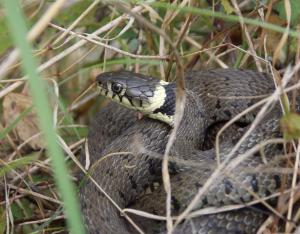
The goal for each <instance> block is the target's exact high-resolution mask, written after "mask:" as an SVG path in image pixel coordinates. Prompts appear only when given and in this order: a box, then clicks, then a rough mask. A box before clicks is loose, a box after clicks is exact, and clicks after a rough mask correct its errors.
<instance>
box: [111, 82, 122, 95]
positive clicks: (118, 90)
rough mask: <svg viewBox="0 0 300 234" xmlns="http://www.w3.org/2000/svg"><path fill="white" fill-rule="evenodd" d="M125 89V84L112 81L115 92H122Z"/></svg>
mask: <svg viewBox="0 0 300 234" xmlns="http://www.w3.org/2000/svg"><path fill="white" fill-rule="evenodd" d="M122 89H123V86H122V85H121V84H120V83H112V85H111V90H112V91H113V92H114V93H117V94H119V93H121V91H122Z"/></svg>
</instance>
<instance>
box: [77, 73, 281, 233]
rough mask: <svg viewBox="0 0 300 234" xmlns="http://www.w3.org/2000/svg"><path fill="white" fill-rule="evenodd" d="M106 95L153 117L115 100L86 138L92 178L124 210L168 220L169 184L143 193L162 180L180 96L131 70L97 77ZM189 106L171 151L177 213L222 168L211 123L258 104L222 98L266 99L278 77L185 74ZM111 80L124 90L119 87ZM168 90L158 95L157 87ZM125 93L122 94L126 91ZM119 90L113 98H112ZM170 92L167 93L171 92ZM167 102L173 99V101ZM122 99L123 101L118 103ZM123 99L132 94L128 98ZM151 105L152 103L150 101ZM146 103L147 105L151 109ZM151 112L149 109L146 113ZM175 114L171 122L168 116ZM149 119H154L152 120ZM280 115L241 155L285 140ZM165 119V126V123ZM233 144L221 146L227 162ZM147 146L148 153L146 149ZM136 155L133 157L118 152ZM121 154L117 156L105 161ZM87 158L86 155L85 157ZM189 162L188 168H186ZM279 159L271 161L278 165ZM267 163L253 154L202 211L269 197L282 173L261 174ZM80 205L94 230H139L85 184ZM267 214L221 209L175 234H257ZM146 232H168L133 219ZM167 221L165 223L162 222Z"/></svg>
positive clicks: (211, 193)
mask: <svg viewBox="0 0 300 234" xmlns="http://www.w3.org/2000/svg"><path fill="white" fill-rule="evenodd" d="M97 80H98V82H99V85H100V86H101V94H103V95H106V96H108V97H109V98H111V99H114V100H115V101H117V102H119V103H120V102H125V104H126V105H132V107H133V108H132V109H135V110H138V111H141V112H143V113H144V114H145V115H146V116H148V117H143V118H142V119H139V120H138V119H137V117H136V112H135V111H133V110H130V109H128V108H124V107H122V106H121V105H119V104H117V103H113V102H111V103H109V104H108V105H107V107H105V108H103V109H102V110H101V111H100V112H99V113H98V115H97V116H96V118H95V120H94V122H93V123H92V124H91V127H90V131H89V135H88V151H89V158H90V162H91V165H92V167H91V170H90V175H91V176H92V177H93V178H94V179H95V180H96V181H97V183H98V184H99V185H100V186H101V187H102V188H103V189H104V191H106V193H108V195H109V196H110V197H111V199H113V200H114V202H116V204H118V205H119V207H120V208H121V209H123V208H125V207H129V206H131V207H134V208H137V209H141V210H144V211H147V212H150V213H155V214H158V215H165V194H164V190H163V187H159V188H157V189H155V190H154V191H152V193H151V194H146V195H145V190H146V189H147V188H149V187H151V186H152V185H153V183H155V182H157V181H159V182H160V181H161V177H162V176H161V159H162V155H163V153H164V150H165V147H166V144H167V141H168V137H169V135H170V132H171V130H172V124H173V118H172V115H174V108H175V91H176V86H175V85H174V84H172V83H165V82H159V80H157V79H155V78H152V77H146V76H143V75H140V74H136V73H131V72H125V71H123V72H111V73H104V74H101V75H99V77H97ZM185 80H186V104H185V108H184V115H183V118H182V121H181V123H180V126H179V129H178V131H177V136H176V140H175V142H174V144H173V146H172V149H171V153H170V154H171V155H173V157H171V163H169V164H170V168H169V170H170V173H171V185H172V215H178V214H179V213H180V212H182V211H183V210H184V209H185V208H186V207H187V205H188V204H189V202H190V201H191V199H192V198H193V196H194V195H195V194H196V193H197V191H198V189H199V188H201V186H203V184H204V183H205V182H206V180H207V179H208V178H209V177H210V175H211V174H212V172H213V171H214V170H215V169H216V157H215V150H214V149H211V150H206V151H203V150H202V149H201V147H202V144H203V139H204V136H205V134H206V130H207V129H208V126H211V125H212V124H214V123H216V122H219V121H228V120H230V119H231V118H232V117H233V116H235V115H236V114H238V113H240V112H241V111H243V110H245V109H246V108H248V107H250V106H251V105H253V104H254V103H255V102H257V101H258V100H259V99H251V98H250V99H246V98H238V99H237V98H221V97H239V96H259V95H268V94H270V93H272V92H273V91H274V88H275V87H274V84H273V81H272V79H271V78H270V77H269V76H268V75H267V74H265V73H259V72H255V71H250V70H234V69H215V70H207V71H191V72H188V73H186V76H185ZM113 83H118V84H121V85H122V86H126V90H124V87H121V90H120V89H119V88H120V87H119V88H118V87H117V86H118V85H117V86H116V85H115V87H113V85H112V84H113ZM158 86H159V87H163V89H164V90H160V88H157V87H158ZM122 88H123V89H122ZM114 91H116V93H115V94H112V93H113V92H114ZM154 94H155V95H160V97H161V98H162V99H164V101H163V102H161V101H155V102H156V103H155V104H154V105H153V106H152V107H153V108H154V109H155V111H154V112H155V113H158V117H157V119H155V118H156V117H155V116H153V115H152V114H153V108H152V110H150V108H149V105H148V104H147V101H148V100H149V98H150V99H151V98H153V97H154V96H155V95H154ZM166 94H167V95H166ZM167 96H168V97H172V98H171V99H172V100H170V99H167ZM120 97H121V98H120ZM123 97H126V98H125V99H126V101H124V100H125V99H123V100H122V98H123ZM152 101H153V100H152ZM145 103H146V104H147V108H145ZM145 109H146V110H145ZM255 115H256V112H251V113H248V114H246V115H245V116H243V117H242V118H241V119H240V120H239V122H240V123H241V124H247V123H251V121H253V119H254V118H255ZM170 116H171V117H170ZM149 117H150V118H149ZM279 118H280V110H279V108H278V107H274V108H273V109H272V110H270V111H269V114H268V115H267V116H266V117H265V119H264V121H263V124H260V125H259V126H258V128H256V129H255V130H254V131H253V132H252V134H251V135H250V136H249V137H248V138H247V139H246V140H245V141H244V142H243V144H242V145H241V147H240V148H239V150H238V151H237V152H236V154H235V156H234V157H236V156H238V155H240V154H243V153H244V152H246V151H247V150H248V149H250V148H251V147H253V146H255V145H256V144H258V143H259V142H260V141H261V140H262V139H270V138H272V137H276V136H280V131H279V127H278V120H279ZM160 120H162V121H160ZM233 143H234V142H233V140H232V139H225V140H223V142H222V144H221V160H224V159H225V158H226V154H227V153H228V152H229V151H230V150H231V149H232V144H233ZM141 149H142V150H141ZM278 150H279V149H277V148H276V146H274V147H266V149H265V155H264V160H267V161H270V164H272V163H271V161H273V160H274V159H273V157H274V155H275V152H278ZM117 152H131V153H123V154H121V153H119V154H118V153H117ZM110 153H115V154H114V155H113V156H107V155H109V154H110ZM81 160H82V161H83V160H84V157H82V158H81ZM185 162H187V163H185ZM281 163H282V162H280V160H277V161H276V163H274V164H272V165H274V166H278V165H279V164H281ZM260 166H265V164H264V161H263V158H262V157H261V156H259V153H258V154H254V155H253V156H252V157H248V158H247V159H245V160H244V161H242V162H241V163H240V164H239V165H238V166H237V167H235V168H234V169H233V170H232V171H231V176H225V175H223V176H222V178H219V179H218V180H217V181H215V183H214V184H213V185H212V186H210V187H209V189H208V191H207V192H206V193H205V194H204V195H203V196H202V197H201V198H200V200H199V202H198V205H197V207H195V209H196V208H203V207H208V206H215V207H217V206H222V205H227V204H239V203H245V202H249V201H252V200H253V196H252V193H251V192H249V191H252V192H255V193H256V194H258V195H259V196H260V197H265V196H268V195H270V194H271V193H273V192H274V191H277V190H278V189H279V188H280V186H281V180H280V176H279V175H278V174H272V173H271V174H270V173H267V172H264V171H263V170H260V171H258V172H255V173H253V170H254V169H256V168H258V167H260ZM79 195H80V201H81V206H82V211H83V215H84V220H85V224H86V229H87V231H88V233H91V234H94V233H133V229H132V227H131V225H130V224H129V223H128V221H127V220H126V219H125V218H124V217H122V216H121V215H120V211H118V210H117V209H116V207H115V206H114V205H113V204H112V203H111V202H110V201H109V200H108V199H107V198H106V197H105V196H104V194H103V193H102V192H100V191H99V190H98V189H97V187H96V186H95V185H94V184H93V183H92V182H91V181H87V182H86V183H85V184H84V185H83V186H82V187H81V190H80V194H79ZM265 217H266V215H265V214H264V213H262V212H259V211H257V210H255V209H251V208H243V209H239V210H234V211H228V212H222V213H218V214H210V215H204V216H199V217H196V218H193V219H187V220H186V221H185V222H184V223H183V224H180V225H179V226H177V228H176V229H175V230H174V232H173V233H193V232H194V231H195V233H255V232H256V231H257V229H258V227H259V226H260V225H261V224H262V222H263V221H264V219H265ZM132 218H134V219H135V221H136V222H137V223H138V225H139V226H140V227H142V229H144V231H145V232H146V233H159V232H164V227H165V223H164V222H158V221H153V220H150V221H149V220H146V219H142V218H140V217H135V216H132ZM162 223H163V225H161V224H162Z"/></svg>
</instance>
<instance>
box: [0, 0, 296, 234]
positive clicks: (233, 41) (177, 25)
mask: <svg viewBox="0 0 300 234" xmlns="http://www.w3.org/2000/svg"><path fill="white" fill-rule="evenodd" d="M207 2H208V1H204V0H203V1H197V2H196V1H194V2H193V1H191V2H190V3H189V2H187V1H180V2H179V3H176V2H173V3H172V4H169V3H166V2H163V1H154V2H151V3H147V2H144V1H143V2H141V1H135V2H131V6H130V7H129V6H128V5H126V4H125V6H126V7H127V8H128V9H130V10H131V11H134V12H135V13H139V14H137V15H135V14H132V15H131V18H128V17H127V18H126V17H122V16H123V14H124V12H123V11H124V10H125V9H126V8H122V6H120V5H118V4H119V3H118V4H115V3H113V2H112V3H110V4H107V5H106V4H104V3H98V4H96V3H93V1H90V0H89V1H81V2H79V3H76V4H71V5H68V6H66V8H65V9H64V10H61V7H62V4H63V1H61V0H57V1H50V2H48V3H49V4H45V2H44V1H40V2H35V3H30V4H28V5H26V4H25V5H22V6H21V10H20V11H16V9H17V6H16V5H15V4H16V3H17V1H9V0H2V1H1V3H2V5H3V6H2V8H0V10H1V11H0V28H1V30H0V31H1V33H2V34H1V40H0V41H1V46H0V47H1V48H0V52H1V55H0V56H1V57H0V103H1V104H3V103H4V101H5V100H6V98H7V96H8V95H9V94H10V93H20V94H23V95H25V96H26V97H28V100H32V103H31V105H32V107H31V108H25V107H24V106H22V103H19V102H17V101H18V100H15V102H16V103H14V104H12V105H11V106H8V107H7V106H5V107H4V105H0V106H1V107H0V112H1V115H0V116H3V118H1V119H0V121H1V122H0V163H1V164H2V168H1V169H0V176H1V179H0V189H1V190H3V191H4V193H3V194H5V196H2V195H0V199H1V200H0V202H1V209H0V227H1V228H2V227H4V228H2V229H1V228H0V232H1V231H4V230H5V231H6V232H8V231H10V230H12V231H14V232H15V233H39V232H43V233H53V232H56V233H59V232H64V231H66V230H69V231H70V232H72V233H83V232H84V231H83V225H82V223H81V217H80V211H79V206H78V201H77V199H76V194H75V193H74V191H75V188H74V185H73V183H72V182H71V179H73V180H76V178H75V177H72V174H73V172H74V174H75V173H76V172H77V170H78V167H77V165H76V159H74V158H72V157H73V155H76V156H78V157H79V155H80V149H81V147H82V145H83V144H82V143H83V142H84V137H85V136H86V129H87V127H86V126H87V125H88V124H89V121H90V120H91V119H93V117H94V116H95V113H96V111H97V110H98V109H100V108H101V106H102V105H103V104H104V103H105V102H103V99H101V98H98V97H97V98H96V96H97V95H96V91H95V89H94V88H93V84H94V80H95V77H96V75H97V74H99V73H101V72H103V71H111V70H117V69H126V70H132V71H136V72H140V73H143V74H147V75H152V76H157V77H160V78H162V79H167V80H174V79H175V77H176V67H178V64H176V59H177V63H178V61H180V62H181V63H182V64H183V67H184V69H185V70H190V69H206V68H216V67H223V68H227V67H235V68H247V69H254V70H257V69H262V70H263V71H267V72H270V68H272V69H273V70H278V71H279V75H280V76H281V75H283V74H284V72H286V74H293V77H295V80H296V78H297V75H295V73H296V72H295V71H296V69H297V68H298V67H299V66H300V65H299V63H300V62H299V61H300V60H299V54H300V53H299V51H300V46H299V41H300V39H299V38H300V33H299V30H297V27H298V26H299V25H297V22H298V21H297V20H296V19H297V18H298V19H299V18H300V12H299V10H298V8H299V9H300V5H299V3H298V2H297V0H289V1H284V2H285V3H286V6H287V7H288V5H289V4H288V3H290V4H291V5H292V8H291V11H288V10H286V9H285V8H284V4H282V3H279V2H280V1H272V2H271V1H270V3H268V5H265V6H257V5H255V4H254V3H253V2H252V1H240V2H239V5H238V8H239V9H238V8H237V7H236V6H235V4H234V3H236V1H234V0H232V1H229V0H228V1H212V2H213V3H214V4H215V5H211V4H208V3H207ZM225 2H226V3H227V4H230V6H231V7H232V9H233V10H234V12H233V13H232V14H228V13H227V11H226V5H225ZM297 4H298V5H297ZM297 6H298V8H297ZM51 7H53V8H51ZM55 7H56V8H55ZM132 9H133V10H132ZM238 10H240V11H241V14H242V16H243V18H241V17H240V16H239V15H238ZM259 11H260V12H259ZM261 11H263V13H264V14H263V15H262V14H261V13H262V12H261ZM3 12H5V14H3ZM21 12H24V14H25V16H23V15H22V14H21ZM278 12H279V13H278ZM129 13H130V12H129ZM139 15H140V16H139ZM141 16H142V17H141ZM282 17H288V18H289V17H291V19H292V20H291V22H290V24H287V22H288V21H287V19H286V18H282ZM24 18H25V19H26V20H24ZM48 21H51V24H47V22H48ZM4 22H5V23H6V24H5V23H4ZM37 22H39V23H37ZM45 22H46V23H45ZM287 26H289V28H288V27H287ZM69 27H70V28H69ZM27 28H30V29H29V30H28V29H27ZM7 32H10V33H11V37H9V36H8V34H7ZM245 32H248V33H249V35H250V37H248V38H247V37H246V33H245ZM63 33H66V35H65V36H63V37H62V36H61V35H63ZM4 34H5V35H4ZM26 35H29V36H27V37H28V38H29V41H30V42H31V43H26V41H25V40H24V38H26ZM12 44H13V45H14V47H12ZM275 45H276V46H275ZM276 47H279V48H276ZM14 48H18V49H19V51H18V52H17V51H16V50H14ZM174 48H176V49H177V51H176V53H175V50H174ZM240 48H243V49H240ZM276 50H277V51H278V50H279V51H280V53H277V52H276ZM275 52H276V53H275ZM18 58H19V59H20V62H19V61H18ZM270 58H271V59H272V61H275V63H274V64H270V62H269V60H270ZM290 64H291V67H290V69H288V65H290ZM20 78H26V79H20ZM279 79H281V80H282V78H281V77H279ZM274 82H276V83H279V82H278V77H277V75H276V76H274ZM90 87H91V88H90ZM296 88H298V87H296ZM276 95H277V96H276ZM276 95H273V96H272V97H271V98H270V99H266V100H265V102H264V103H261V105H262V106H263V105H265V103H268V102H269V104H271V103H272V102H273V101H274V100H275V99H277V98H278V97H279V94H276ZM282 100H284V107H285V108H284V110H289V108H286V105H288V104H293V100H290V102H287V101H286V100H285V99H282ZM291 106H292V105H291ZM266 107H267V106H264V107H259V108H261V109H260V110H263V111H264V109H266ZM56 109H57V111H58V113H57V114H56V115H54V114H53V112H54V110H56ZM290 109H291V110H293V108H290ZM7 112H10V113H14V116H15V118H14V119H6V118H5V117H4V113H7ZM32 116H37V117H38V118H37V119H38V120H39V121H38V122H34V121H35V120H34V119H35V118H32ZM238 117H240V116H236V117H235V118H238ZM289 118H293V119H289ZM55 119H56V120H55ZM298 119H299V117H298V115H294V114H290V115H289V114H287V116H286V117H285V118H284V119H283V120H284V121H285V122H284V127H285V128H284V130H285V131H289V132H286V133H285V135H289V136H291V137H290V138H293V139H297V138H298V137H299V136H298V134H299V130H298V125H297V124H293V125H292V126H291V125H290V124H289V122H291V121H295V122H296V123H297V122H298ZM53 123H54V124H53ZM32 125H36V126H39V127H37V129H39V130H38V132H36V131H34V130H33V128H30V127H27V128H26V126H32ZM53 125H54V126H53ZM254 127H255V126H253V128H254ZM20 131H26V132H29V133H30V134H31V136H33V138H34V136H35V137H39V135H38V134H40V132H43V133H44V134H43V135H44V141H45V146H46V147H44V146H42V147H41V148H39V149H33V148H32V146H31V144H30V142H31V141H32V140H31V139H30V138H27V139H23V138H22V137H21V136H22V134H20ZM57 136H59V140H58V138H57ZM58 142H59V143H60V144H59V143H58ZM262 144H263V143H262ZM62 145H64V146H63V147H62ZM286 147H287V154H288V153H292V149H293V150H294V151H295V152H298V153H296V156H297V157H295V161H297V162H298V160H299V146H298V144H297V141H295V142H291V147H290V148H289V146H286ZM63 150H64V151H63ZM65 154H66V155H67V156H70V157H71V159H70V158H68V159H66V156H65ZM50 159H51V160H50ZM50 161H51V162H50ZM289 163H290V164H292V165H291V168H292V170H293V183H292V185H291V188H296V187H297V186H298V184H297V173H298V169H297V167H295V166H294V165H295V164H293V162H289ZM217 175H218V173H217V171H216V174H214V176H217ZM76 182H78V183H77V184H79V183H80V182H79V181H76ZM210 182H213V177H212V179H211V181H210ZM166 183H168V182H166ZM16 186H17V187H19V188H20V190H17V189H13V188H15V187H16ZM205 186H206V185H205ZM207 186H208V185H207ZM286 189H287V190H288V189H290V188H286ZM202 192H203V191H202ZM286 193H288V194H289V198H288V199H287V202H286V204H288V205H282V204H279V203H278V207H277V210H276V212H277V214H280V215H285V217H286V219H288V220H290V219H295V220H297V219H299V217H298V216H299V214H298V213H300V212H299V211H298V210H297V209H296V208H293V207H294V206H293V205H294V204H295V202H296V200H297V199H296V198H297V197H298V193H297V191H296V192H295V191H293V192H292V193H289V192H286ZM169 195H170V193H169ZM198 195H199V194H198ZM200 195H201V194H200ZM57 201H59V202H57ZM60 201H61V202H62V204H63V207H64V209H62V206H61V204H60ZM167 205H170V204H167ZM276 212H275V213H276ZM189 213H190V211H189V210H188V211H186V212H185V213H184V214H183V216H181V218H184V217H185V216H186V215H189ZM270 217H271V216H270ZM170 218H171V214H170V213H169V216H168V217H167V220H168V225H169V229H172V225H173V224H174V223H172V222H171V220H170ZM270 219H271V218H270ZM65 221H66V222H65ZM175 225H177V223H176V224H175ZM272 225H273V226H272ZM272 225H269V226H266V229H268V228H269V229H271V230H272V228H274V227H276V221H273V224H272ZM284 228H285V232H287V233H288V232H291V231H292V230H295V229H296V228H297V227H295V226H293V225H291V224H289V223H287V224H286V226H285V227H284Z"/></svg>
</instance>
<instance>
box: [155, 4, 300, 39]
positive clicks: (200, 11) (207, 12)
mask: <svg viewBox="0 0 300 234" xmlns="http://www.w3.org/2000/svg"><path fill="white" fill-rule="evenodd" d="M149 5H151V6H154V7H157V8H161V9H172V10H177V11H179V12H183V13H192V14H194V15H204V16H210V17H215V18H218V19H222V20H224V21H228V22H236V23H237V22H239V21H240V18H239V16H237V15H228V14H225V13H222V12H218V11H213V10H209V9H201V8H196V7H180V6H178V5H172V4H169V3H165V2H161V1H154V2H151V3H149ZM243 21H244V23H245V24H249V25H254V26H259V27H262V28H265V29H270V30H273V31H275V32H280V33H285V32H286V28H284V27H281V26H278V25H275V24H271V23H268V22H263V21H261V20H257V19H251V18H246V17H243ZM288 35H289V36H291V37H297V38H300V33H299V32H297V31H296V30H292V29H289V30H288Z"/></svg>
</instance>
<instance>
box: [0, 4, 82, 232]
mask: <svg viewBox="0 0 300 234" xmlns="http://www.w3.org/2000/svg"><path fill="white" fill-rule="evenodd" d="M2 2H3V5H4V8H5V10H6V17H7V21H8V26H9V29H10V31H11V35H12V38H13V40H14V42H15V45H16V46H17V47H18V48H19V49H20V56H21V61H22V69H23V71H24V73H26V75H27V76H28V83H29V87H30V91H31V95H32V97H33V104H34V106H35V107H36V110H37V114H38V117H39V121H40V126H41V129H42V131H43V133H44V137H45V140H46V144H47V149H48V151H47V152H48V155H49V156H50V157H51V159H52V166H53V172H54V177H55V180H56V183H57V186H58V189H59V191H60V193H61V196H62V199H63V202H64V209H65V214H66V217H67V222H68V225H69V229H70V232H71V233H73V234H81V233H84V228H83V225H82V222H81V216H80V209H79V206H78V202H77V199H76V196H75V192H74V191H75V190H74V187H73V185H72V183H71V181H70V179H69V176H68V172H67V167H66V164H65V162H64V155H63V153H62V150H61V149H60V147H59V146H58V144H57V137H56V134H55V131H54V129H53V126H52V118H51V110H50V106H49V104H48V103H49V102H48V99H47V96H46V93H47V92H46V86H45V85H46V84H45V82H43V80H42V79H41V78H40V77H39V74H38V73H37V63H36V61H35V59H34V57H33V55H32V46H31V45H30V44H29V43H27V42H26V40H25V38H26V35H27V30H26V24H25V19H24V16H23V15H22V11H21V9H20V8H19V5H18V3H17V1H16V0H2Z"/></svg>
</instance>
